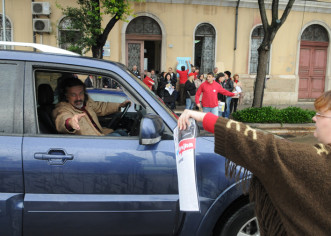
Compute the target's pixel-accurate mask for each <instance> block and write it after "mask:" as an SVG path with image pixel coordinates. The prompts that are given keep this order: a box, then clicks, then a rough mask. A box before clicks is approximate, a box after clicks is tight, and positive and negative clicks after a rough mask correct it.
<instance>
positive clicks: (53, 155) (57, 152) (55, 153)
mask: <svg viewBox="0 0 331 236" xmlns="http://www.w3.org/2000/svg"><path fill="white" fill-rule="evenodd" d="M34 159H37V160H47V161H48V163H49V164H51V165H63V164H65V163H66V161H67V160H73V159H74V155H72V154H67V153H66V152H65V151H64V150H63V149H50V150H49V151H48V152H37V153H35V154H34Z"/></svg>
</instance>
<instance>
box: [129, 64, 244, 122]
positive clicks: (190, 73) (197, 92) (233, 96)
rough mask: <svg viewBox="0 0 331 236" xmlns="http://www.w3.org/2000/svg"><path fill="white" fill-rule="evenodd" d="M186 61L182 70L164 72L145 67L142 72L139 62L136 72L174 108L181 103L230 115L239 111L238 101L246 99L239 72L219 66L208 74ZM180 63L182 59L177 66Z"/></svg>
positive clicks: (227, 116) (171, 69)
mask: <svg viewBox="0 0 331 236" xmlns="http://www.w3.org/2000/svg"><path fill="white" fill-rule="evenodd" d="M185 63H186V65H182V66H181V67H180V70H178V69H177V70H173V68H172V67H169V68H168V71H167V72H161V73H160V74H159V75H157V74H156V73H155V70H151V71H150V72H148V71H147V70H145V71H144V72H143V74H140V72H139V71H138V69H137V66H136V65H135V66H133V68H132V73H133V74H135V75H136V76H137V77H138V78H139V79H141V80H142V81H143V82H144V83H145V84H146V85H147V86H148V87H149V88H150V89H151V90H152V91H153V92H154V93H155V94H156V95H158V96H159V97H160V98H161V99H162V100H163V101H164V103H165V104H166V105H167V106H168V107H169V108H170V109H172V110H173V109H175V108H176V104H177V105H179V106H185V109H190V110H195V109H196V110H201V111H205V112H207V111H210V112H212V113H213V114H215V115H218V116H222V117H226V118H229V116H230V114H231V113H232V112H236V111H237V107H238V103H240V101H242V98H243V92H242V86H241V82H240V81H239V75H238V74H234V75H233V77H231V72H230V71H224V72H218V68H217V67H215V68H214V70H213V72H209V73H208V74H206V75H205V74H202V73H199V68H198V67H196V66H194V65H192V64H190V62H189V61H186V62H185ZM177 66H178V62H177V64H176V68H177ZM190 68H191V70H190Z"/></svg>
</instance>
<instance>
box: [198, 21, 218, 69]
mask: <svg viewBox="0 0 331 236" xmlns="http://www.w3.org/2000/svg"><path fill="white" fill-rule="evenodd" d="M215 35H216V31H215V29H214V27H213V26H212V25H210V24H207V23H203V24H200V25H199V26H198V27H197V29H196V31H195V40H194V49H195V50H194V52H195V53H194V65H195V66H198V67H199V68H200V73H208V72H212V71H213V67H214V66H215Z"/></svg>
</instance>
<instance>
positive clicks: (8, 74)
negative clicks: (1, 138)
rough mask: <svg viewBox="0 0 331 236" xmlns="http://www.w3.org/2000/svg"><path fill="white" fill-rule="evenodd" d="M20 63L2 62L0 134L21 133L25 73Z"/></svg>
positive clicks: (0, 68) (0, 77)
mask: <svg viewBox="0 0 331 236" xmlns="http://www.w3.org/2000/svg"><path fill="white" fill-rule="evenodd" d="M20 70H21V68H20V65H19V64H15V63H0V135H1V134H3V133H5V134H13V133H21V132H22V125H20V122H22V120H23V110H21V109H22V107H23V106H22V104H23V102H22V94H23V77H22V75H23V73H22V74H21V73H20Z"/></svg>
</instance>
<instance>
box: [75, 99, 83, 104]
mask: <svg viewBox="0 0 331 236" xmlns="http://www.w3.org/2000/svg"><path fill="white" fill-rule="evenodd" d="M82 102H83V100H76V101H75V104H77V103H82Z"/></svg>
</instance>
